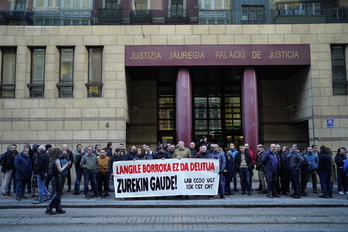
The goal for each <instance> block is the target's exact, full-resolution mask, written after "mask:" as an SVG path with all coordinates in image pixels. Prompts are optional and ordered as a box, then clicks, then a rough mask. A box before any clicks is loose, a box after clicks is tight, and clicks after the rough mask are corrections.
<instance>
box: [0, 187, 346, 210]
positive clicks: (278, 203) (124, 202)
mask: <svg viewBox="0 0 348 232" xmlns="http://www.w3.org/2000/svg"><path fill="white" fill-rule="evenodd" d="M234 194H235V195H232V196H226V198H225V199H220V198H219V197H218V196H215V197H214V198H213V199H209V198H207V197H206V196H197V197H196V196H190V197H189V199H186V198H185V197H183V198H182V197H180V198H178V197H165V198H155V197H149V198H132V199H128V198H127V199H115V198H114V193H112V192H110V195H111V196H110V197H107V198H102V199H94V198H90V199H89V200H86V199H85V198H84V195H83V193H81V194H80V195H73V194H72V193H71V192H69V193H65V195H63V196H62V205H63V208H190V207H192V208H204V207H229V208H256V207H287V208H288V207H348V199H347V196H348V195H346V194H345V195H339V194H337V193H334V194H333V197H334V198H329V199H323V198H319V195H320V194H315V193H309V194H308V197H302V198H301V199H293V198H291V197H288V196H281V197H280V198H273V199H270V198H267V197H266V195H265V194H258V193H257V192H253V194H252V195H251V196H248V195H241V192H240V191H239V192H234ZM12 195H13V196H12V197H4V198H0V209H9V208H45V207H47V205H48V202H44V203H41V204H37V205H35V204H33V201H34V198H31V197H30V195H31V194H26V196H27V197H28V199H22V200H21V201H16V198H15V194H12Z"/></svg>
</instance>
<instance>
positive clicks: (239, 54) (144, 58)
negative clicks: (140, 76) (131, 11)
mask: <svg viewBox="0 0 348 232" xmlns="http://www.w3.org/2000/svg"><path fill="white" fill-rule="evenodd" d="M125 49H126V50H125V56H126V57H125V59H126V66H178V65H190V66H199V65H310V48H309V45H302V44H301V45H216V46H214V45H211V46H205V45H191V46H190V45H182V46H180V45H172V46H170V45H169V46H126V48H125Z"/></svg>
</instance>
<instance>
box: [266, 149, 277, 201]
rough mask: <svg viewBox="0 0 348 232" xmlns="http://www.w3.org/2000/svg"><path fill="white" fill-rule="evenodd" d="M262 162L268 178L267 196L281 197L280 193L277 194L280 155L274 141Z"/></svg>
mask: <svg viewBox="0 0 348 232" xmlns="http://www.w3.org/2000/svg"><path fill="white" fill-rule="evenodd" d="M261 162H262V164H263V166H264V171H265V176H266V180H267V197H268V198H273V197H279V195H278V194H277V192H278V189H277V181H278V172H279V167H280V159H279V155H278V154H277V147H276V145H275V144H274V143H272V144H271V147H270V149H268V150H267V151H266V152H265V154H264V155H263V157H262V160H261Z"/></svg>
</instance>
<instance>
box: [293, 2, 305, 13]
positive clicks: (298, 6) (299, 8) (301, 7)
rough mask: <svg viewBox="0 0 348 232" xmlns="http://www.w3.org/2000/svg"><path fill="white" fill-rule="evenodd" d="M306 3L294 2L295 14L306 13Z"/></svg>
mask: <svg viewBox="0 0 348 232" xmlns="http://www.w3.org/2000/svg"><path fill="white" fill-rule="evenodd" d="M305 14H306V9H305V3H295V4H294V15H305Z"/></svg>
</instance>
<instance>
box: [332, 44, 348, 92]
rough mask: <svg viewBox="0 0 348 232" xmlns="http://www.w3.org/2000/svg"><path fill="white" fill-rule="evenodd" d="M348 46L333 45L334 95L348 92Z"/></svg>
mask: <svg viewBox="0 0 348 232" xmlns="http://www.w3.org/2000/svg"><path fill="white" fill-rule="evenodd" d="M345 50H346V46H345V45H332V46H331V63H332V86H333V94H334V95H346V94H347V84H348V81H347V69H346V58H345V53H346V51H345Z"/></svg>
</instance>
